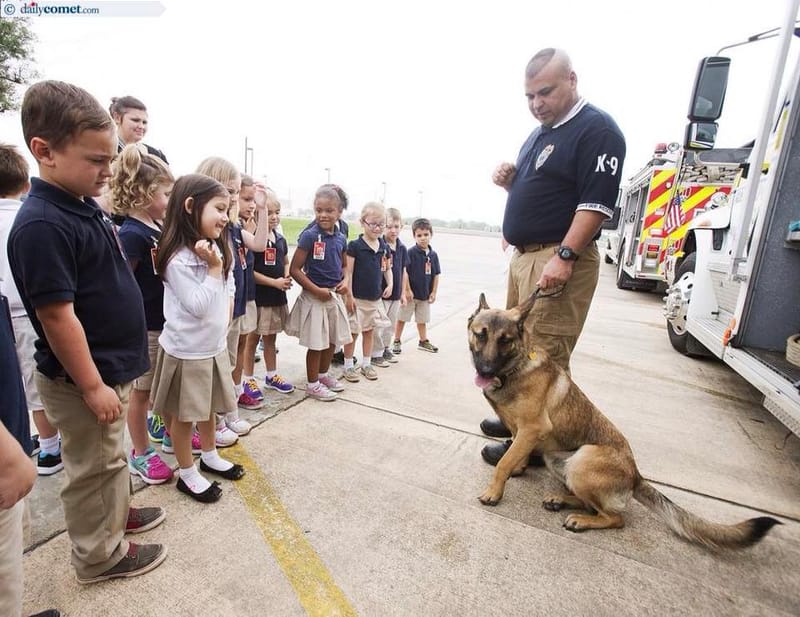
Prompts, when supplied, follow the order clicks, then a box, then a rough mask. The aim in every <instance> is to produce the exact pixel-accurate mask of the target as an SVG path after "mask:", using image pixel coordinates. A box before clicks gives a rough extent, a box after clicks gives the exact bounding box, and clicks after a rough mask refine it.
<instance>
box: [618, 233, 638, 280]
mask: <svg viewBox="0 0 800 617" xmlns="http://www.w3.org/2000/svg"><path fill="white" fill-rule="evenodd" d="M624 254H625V244H624V243H623V244H621V245H620V247H619V257H617V288H619V289H635V287H636V286H635V285H634V282H633V279H632V278H631V277H630V276H628V275H627V274H626V273H625V270H623V266H624V265H625V264H624V262H625V260H624V259H623V258H622V256H623V255H624Z"/></svg>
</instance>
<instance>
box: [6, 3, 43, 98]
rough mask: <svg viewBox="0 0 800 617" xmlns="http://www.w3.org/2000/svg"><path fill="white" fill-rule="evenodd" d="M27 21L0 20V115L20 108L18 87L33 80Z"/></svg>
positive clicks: (33, 37)
mask: <svg viewBox="0 0 800 617" xmlns="http://www.w3.org/2000/svg"><path fill="white" fill-rule="evenodd" d="M29 26H30V25H29V23H28V20H27V19H24V18H18V17H17V18H14V19H3V18H0V113H4V112H6V111H10V110H14V109H16V108H17V107H18V105H19V99H18V98H17V86H19V85H22V84H25V83H27V82H28V81H29V80H30V79H32V78H34V77H36V71H35V70H34V68H33V42H34V41H35V39H36V37H35V36H34V34H33V32H31V30H30V27H29Z"/></svg>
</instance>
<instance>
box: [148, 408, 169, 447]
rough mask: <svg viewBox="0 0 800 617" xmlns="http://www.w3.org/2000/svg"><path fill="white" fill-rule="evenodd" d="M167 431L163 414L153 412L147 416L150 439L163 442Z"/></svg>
mask: <svg viewBox="0 0 800 617" xmlns="http://www.w3.org/2000/svg"><path fill="white" fill-rule="evenodd" d="M166 432H167V427H166V426H164V420H163V419H162V418H161V416H159V415H157V414H153V415H152V416H150V417H149V418H147V434H148V435H149V436H150V441H152V442H154V443H161V442H162V440H163V439H164V434H165V433H166Z"/></svg>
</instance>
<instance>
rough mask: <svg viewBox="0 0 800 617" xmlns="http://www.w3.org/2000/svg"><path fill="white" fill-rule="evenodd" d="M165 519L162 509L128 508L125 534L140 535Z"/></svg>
mask: <svg viewBox="0 0 800 617" xmlns="http://www.w3.org/2000/svg"><path fill="white" fill-rule="evenodd" d="M165 518H167V513H166V512H164V508H128V522H127V523H125V533H142V532H143V531H147V530H148V529H153V527H158V526H159V525H160V524H161V523H162V521H163V520H164V519H165Z"/></svg>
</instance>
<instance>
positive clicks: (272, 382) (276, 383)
mask: <svg viewBox="0 0 800 617" xmlns="http://www.w3.org/2000/svg"><path fill="white" fill-rule="evenodd" d="M264 385H265V386H266V387H267V388H272V389H273V390H276V391H278V392H280V393H281V394H289V393H291V392H294V386H293V385H292V384H290V383H289V382H288V381H284V379H283V377H281V376H280V375H277V374H276V375H275V376H273V377H272V379H270V378H269V377H264Z"/></svg>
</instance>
